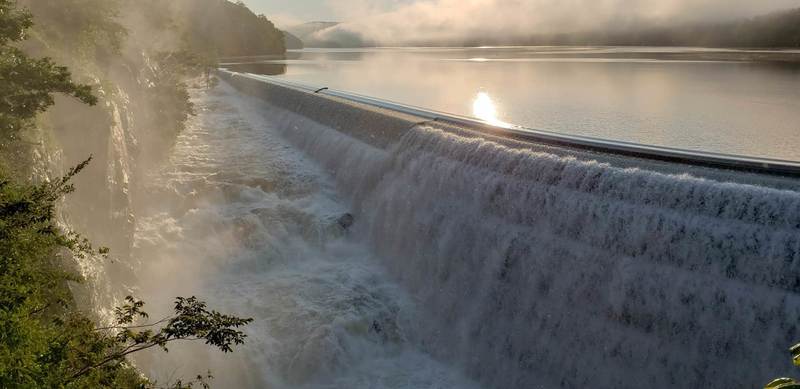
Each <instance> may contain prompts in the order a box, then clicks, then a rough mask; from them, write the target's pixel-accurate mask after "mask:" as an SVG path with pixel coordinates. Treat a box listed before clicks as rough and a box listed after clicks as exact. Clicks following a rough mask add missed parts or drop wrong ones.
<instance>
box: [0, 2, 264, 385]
mask: <svg viewBox="0 0 800 389" xmlns="http://www.w3.org/2000/svg"><path fill="white" fill-rule="evenodd" d="M66 2H70V3H74V4H75V5H78V4H79V3H80V6H78V8H80V9H73V8H75V6H72V7H70V6H68V5H67V4H65V3H66ZM27 3H28V4H30V5H35V6H37V7H39V8H38V12H43V13H45V14H47V12H46V10H47V7H50V8H51V10H52V11H53V12H60V13H56V14H55V15H59V18H63V20H55V21H50V22H48V23H51V22H52V23H53V24H48V27H47V28H54V30H53V34H54V36H56V35H58V31H59V29H64V32H65V36H62V37H59V39H67V38H65V37H68V36H69V34H72V33H74V34H78V35H82V34H87V33H88V34H94V33H96V32H98V31H100V30H104V31H105V32H104V33H102V34H99V35H96V36H106V37H107V38H108V39H107V42H106V43H108V45H107V46H108V47H111V48H112V49H113V48H114V47H115V46H117V48H118V45H116V43H114V42H115V39H116V38H115V37H118V36H119V34H118V33H117V32H118V31H119V30H118V29H116V27H115V26H113V25H107V24H105V25H104V23H106V22H107V21H108V16H109V15H113V10H114V9H115V8H114V4H113V3H115V1H112V0H58V1H50V0H30V1H28V2H27ZM93 7H94V8H93ZM98 15H99V16H98ZM87 18H88V19H87ZM94 18H99V19H97V20H94ZM57 19H58V18H57ZM101 19H102V20H101ZM87 20H89V22H88V24H87V22H86V21H87ZM58 23H61V27H58V26H57V25H58ZM31 26H32V20H31V15H30V13H28V12H27V11H21V10H19V9H17V7H16V2H15V1H13V0H0V125H1V127H0V135H2V141H3V146H4V147H3V148H2V149H0V152H3V154H5V155H3V156H4V157H6V158H7V154H6V150H5V149H6V146H8V144H10V143H12V142H18V141H19V139H17V135H18V134H19V132H20V130H21V129H22V128H24V127H25V126H26V125H28V124H29V123H30V122H31V121H32V120H33V119H34V118H35V117H36V116H37V115H38V114H40V113H42V112H44V111H45V110H47V109H48V108H49V107H50V106H52V105H53V104H54V98H53V94H54V93H64V94H67V95H71V96H74V97H76V98H77V99H79V100H80V101H82V102H83V103H86V104H90V105H93V104H96V103H97V98H96V97H95V96H93V95H92V94H91V89H90V87H88V86H86V85H79V84H76V83H74V82H73V81H72V80H71V75H70V72H69V71H68V69H67V68H66V67H63V66H58V65H56V64H55V62H53V61H52V60H51V59H49V58H43V59H31V58H29V57H28V56H27V55H26V54H25V53H24V52H23V51H22V50H20V49H19V48H17V47H14V46H11V45H13V44H15V43H18V42H20V41H21V40H23V39H24V38H25V37H26V30H27V29H28V28H30V27H31ZM98 26H99V27H98ZM43 31H47V29H44V30H43ZM109 31H110V34H107V33H108V32H109ZM115 31H117V32H115ZM96 36H95V38H96ZM95 38H92V39H90V40H89V41H90V42H91V45H93V46H95V47H102V46H103V44H100V45H97V42H98V40H97V39H95ZM101 40H102V39H101ZM157 62H158V64H159V67H160V69H161V70H160V71H158V72H156V73H157V76H158V77H162V78H159V79H158V80H157V81H158V85H164V86H166V88H167V89H166V90H163V89H161V90H156V91H154V93H159V94H166V91H177V92H175V93H177V95H174V96H172V97H170V99H175V100H177V101H180V102H183V103H184V105H182V106H179V108H178V109H177V110H176V111H177V113H171V114H170V115H177V116H179V118H178V119H180V117H183V118H184V120H185V115H187V114H188V113H187V112H190V111H191V105H190V104H189V100H188V95H186V94H185V93H186V88H185V86H184V85H183V84H182V83H181V81H180V75H181V74H184V73H185V72H186V71H188V70H187V69H189V68H190V67H196V66H200V65H198V61H197V60H189V59H187V58H184V57H182V56H181V55H174V56H173V55H165V56H164V57H162V58H158V60H157ZM181 115H182V116H181ZM176 120H177V119H176ZM90 160H91V158H89V159H87V160H86V161H84V162H82V163H81V164H79V165H78V166H76V167H75V168H73V169H70V170H69V172H68V173H67V174H66V175H65V176H64V177H62V178H59V179H55V180H51V181H47V182H44V183H40V184H27V183H21V182H20V181H18V180H15V178H12V177H11V175H10V174H8V172H7V171H5V170H3V169H2V164H0V388H155V387H156V384H154V383H151V382H149V381H148V380H147V379H146V378H144V377H143V376H142V375H141V374H140V373H139V372H138V371H137V370H136V369H135V368H133V367H132V366H131V365H130V363H129V362H128V361H127V356H128V355H130V354H133V353H136V352H139V351H142V350H145V349H149V348H153V347H158V348H161V349H163V350H165V351H166V350H167V344H169V343H172V342H175V341H181V340H202V341H205V343H206V344H208V345H210V346H213V347H216V348H218V349H220V350H222V351H223V352H230V351H232V349H233V347H234V346H235V345H238V344H242V343H243V342H244V338H245V335H244V333H242V332H241V331H240V330H239V328H240V327H242V326H244V325H246V324H247V323H249V322H250V321H251V319H241V318H237V317H235V316H229V315H225V314H222V313H219V312H217V311H213V310H208V309H207V307H206V305H205V303H203V302H201V301H198V300H197V299H196V298H195V297H190V298H178V299H177V300H176V303H175V314H174V315H173V316H171V317H169V318H166V319H164V320H162V321H159V322H157V323H153V324H144V325H135V322H136V320H137V319H141V318H146V317H147V314H146V313H145V312H143V311H142V308H143V306H144V303H143V302H141V301H138V300H135V299H133V298H132V297H129V298H128V299H127V304H125V305H123V306H122V307H119V308H117V310H116V313H117V317H116V322H115V325H114V326H112V327H106V328H97V327H96V324H95V323H94V321H93V320H91V319H90V318H89V317H87V316H85V315H84V314H82V313H80V312H79V311H78V310H77V309H76V307H75V302H74V301H73V297H72V294H71V292H70V285H71V284H72V283H80V282H82V279H81V277H80V276H79V274H78V273H77V272H76V271H75V267H76V262H75V258H81V257H84V256H87V255H91V256H98V257H105V256H107V255H108V251H109V250H108V249H107V248H98V249H95V248H93V247H92V245H91V244H90V243H89V241H88V240H87V239H85V238H83V237H82V236H80V235H79V234H77V233H74V232H72V231H64V230H63V229H62V228H61V227H60V226H59V225H58V223H57V221H56V208H57V203H58V202H59V201H60V199H61V198H62V197H63V196H65V195H67V194H69V193H71V192H73V190H74V187H73V185H72V184H71V183H70V181H71V179H72V178H73V177H75V176H76V175H77V174H78V173H80V172H81V171H82V170H84V169H85V168H86V166H87V165H88V164H89V162H90ZM16 178H17V179H18V177H16ZM211 378H212V377H211V375H210V374H208V375H205V376H203V375H199V376H197V377H196V379H195V380H192V381H187V382H184V381H177V382H175V383H174V384H172V385H170V386H169V387H171V388H190V387H193V386H201V387H204V388H207V387H208V383H207V381H208V380H209V379H211Z"/></svg>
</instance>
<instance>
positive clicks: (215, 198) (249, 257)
mask: <svg viewBox="0 0 800 389" xmlns="http://www.w3.org/2000/svg"><path fill="white" fill-rule="evenodd" d="M195 94H196V95H195V100H194V101H195V104H196V108H197V109H198V111H199V113H200V114H199V116H198V117H196V118H193V119H192V120H191V121H190V123H189V125H188V128H187V130H186V131H185V132H184V133H183V134H182V135H181V136H180V138H179V140H178V144H177V145H176V147H175V151H174V155H173V157H172V158H171V161H170V163H169V164H168V166H166V167H165V168H164V169H163V170H162V171H161V172H159V173H158V174H157V175H155V176H154V177H153V181H152V182H151V188H150V190H149V191H150V199H149V200H148V203H149V206H148V209H147V212H146V216H140V218H139V221H138V230H137V243H136V247H137V255H138V256H139V257H140V258H141V261H142V262H141V264H140V265H139V271H138V276H139V285H138V287H137V289H138V290H139V291H140V295H141V296H142V297H143V298H144V299H145V300H146V301H148V303H149V304H148V308H149V309H150V310H151V311H153V312H151V317H153V318H158V317H161V316H162V315H166V313H167V312H164V311H163V310H161V309H160V308H163V307H166V306H167V305H169V304H170V302H171V300H172V298H174V297H175V296H188V295H197V296H198V297H200V298H201V299H205V300H206V301H208V302H209V304H210V305H211V306H212V307H214V308H216V309H219V310H221V311H224V312H232V313H236V314H239V315H241V316H245V317H252V318H254V319H255V321H254V322H253V323H252V324H251V325H249V326H248V327H247V330H246V332H247V334H248V336H249V337H248V339H247V344H246V345H245V346H244V347H241V348H240V349H238V351H237V352H236V353H234V354H231V355H223V354H222V353H220V352H217V351H208V350H207V348H205V347H204V346H200V345H193V344H183V345H177V346H172V347H170V352H169V353H168V354H160V353H153V355H152V356H149V357H147V358H141V359H140V361H139V363H140V364H141V365H142V366H143V367H144V368H145V371H147V372H148V373H150V374H151V375H152V376H153V377H156V378H157V379H160V380H161V381H167V380H169V379H170V378H171V377H194V376H195V375H196V374H198V373H205V372H206V369H211V371H212V374H213V375H214V376H215V377H216V379H215V380H214V381H213V383H214V385H215V387H231V388H232V387H254V388H255V387H259V388H260V387H272V388H367V387H369V388H409V389H411V388H462V387H466V388H469V387H475V386H474V384H472V383H471V382H469V380H467V379H466V378H464V377H463V376H462V375H461V374H460V373H458V372H457V371H456V370H453V369H451V368H449V367H447V366H445V365H444V364H442V363H440V362H437V361H436V360H434V359H433V358H431V357H430V356H428V355H427V354H426V353H424V352H422V351H420V350H419V348H418V347H417V346H416V345H415V340H414V339H413V334H414V333H415V330H414V327H415V326H416V325H417V322H416V320H415V317H416V316H417V314H416V308H415V306H414V304H413V303H412V302H411V300H410V299H409V296H408V295H407V294H406V293H405V292H404V291H402V290H401V289H399V288H398V287H397V285H396V284H394V283H393V282H391V281H390V280H389V278H388V276H387V275H386V274H385V271H383V270H382V269H381V267H380V265H379V263H378V261H376V260H375V259H374V257H373V256H372V255H371V254H370V253H369V251H368V250H367V248H366V247H364V246H363V245H362V244H358V243H355V242H353V240H352V239H351V237H350V236H349V233H348V231H347V230H346V229H345V228H343V227H342V226H340V224H339V223H338V222H337V220H338V219H339V218H341V217H342V215H343V214H345V213H347V212H349V209H348V208H347V205H345V204H346V202H345V201H343V200H342V199H340V198H339V197H338V196H337V194H336V193H335V191H334V190H333V187H332V183H331V181H330V179H329V178H328V177H327V176H326V173H325V172H324V171H323V170H321V169H320V168H319V167H318V166H317V165H315V164H314V163H313V162H310V161H309V160H308V158H306V157H304V156H302V155H301V154H300V153H299V152H297V151H295V150H293V149H292V148H291V147H290V146H289V145H288V144H287V142H286V141H284V140H282V138H281V137H280V136H279V135H278V134H277V132H276V130H275V128H272V125H271V124H270V120H269V117H270V116H271V115H270V111H269V110H268V109H264V110H259V109H257V108H254V107H253V106H252V102H249V103H248V102H247V101H244V100H240V99H239V98H238V97H236V96H234V94H235V92H233V91H232V90H231V89H230V88H228V87H224V86H223V87H220V88H217V89H215V90H214V91H213V92H210V93H209V94H208V95H206V94H205V92H203V91H196V92H195Z"/></svg>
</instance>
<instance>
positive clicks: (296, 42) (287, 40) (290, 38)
mask: <svg viewBox="0 0 800 389" xmlns="http://www.w3.org/2000/svg"><path fill="white" fill-rule="evenodd" d="M282 32H283V43H284V45H285V46H286V49H287V50H299V49H302V48H304V47H305V44H304V43H303V41H302V40H301V39H300V38H298V37H296V36H295V35H294V34H292V33H290V32H288V31H282Z"/></svg>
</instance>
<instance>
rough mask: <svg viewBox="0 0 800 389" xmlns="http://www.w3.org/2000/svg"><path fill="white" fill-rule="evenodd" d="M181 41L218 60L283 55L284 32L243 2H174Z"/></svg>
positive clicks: (215, 0) (195, 0)
mask: <svg viewBox="0 0 800 389" xmlns="http://www.w3.org/2000/svg"><path fill="white" fill-rule="evenodd" d="M172 4H173V7H174V9H175V10H176V16H175V19H176V21H177V22H178V24H179V25H180V26H181V28H182V30H183V35H184V40H185V41H186V43H187V44H188V46H189V47H190V48H191V49H193V50H196V51H209V50H210V51H214V52H215V53H216V55H218V56H220V57H235V56H247V55H264V54H282V53H284V52H285V51H286V47H285V46H284V41H283V32H281V31H280V30H278V29H277V28H275V25H273V24H272V22H270V21H269V20H268V19H267V18H266V17H265V16H264V15H256V14H254V13H253V12H252V11H250V9H248V8H247V7H246V6H245V5H244V3H242V2H237V3H231V2H229V1H227V0H173V2H172Z"/></svg>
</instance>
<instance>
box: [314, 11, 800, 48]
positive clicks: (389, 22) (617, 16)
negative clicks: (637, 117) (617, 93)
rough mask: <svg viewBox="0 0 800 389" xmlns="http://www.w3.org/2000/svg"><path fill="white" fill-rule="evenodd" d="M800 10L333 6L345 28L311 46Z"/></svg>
mask: <svg viewBox="0 0 800 389" xmlns="http://www.w3.org/2000/svg"><path fill="white" fill-rule="evenodd" d="M798 6H800V2H799V1H796V0H768V1H747V0H733V1H732V0H672V1H659V0H598V1H590V0H565V1H561V0H466V1H465V0H417V1H413V2H410V3H407V4H401V5H399V6H396V7H394V8H393V9H391V10H386V9H385V8H383V9H381V8H377V7H376V5H375V4H374V3H373V2H368V1H358V2H346V3H344V2H337V4H331V7H334V8H335V10H336V12H337V15H338V16H339V17H340V18H341V20H345V22H344V23H342V24H340V25H338V26H335V27H332V28H328V29H325V30H322V31H319V32H317V33H316V34H314V36H312V39H313V40H316V41H320V42H338V43H339V44H342V45H382V46H402V45H409V44H420V43H448V42H450V43H458V42H463V41H469V40H475V39H488V40H513V39H517V38H523V37H529V36H532V35H547V34H569V33H576V32H585V31H598V30H600V31H605V30H612V31H619V30H624V29H628V30H636V29H643V28H652V27H673V26H679V25H683V24H696V23H715V22H723V21H731V20H735V19H740V18H747V17H752V16H756V15H762V14H767V13H770V12H774V11H778V10H784V9H789V8H792V7H798Z"/></svg>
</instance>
